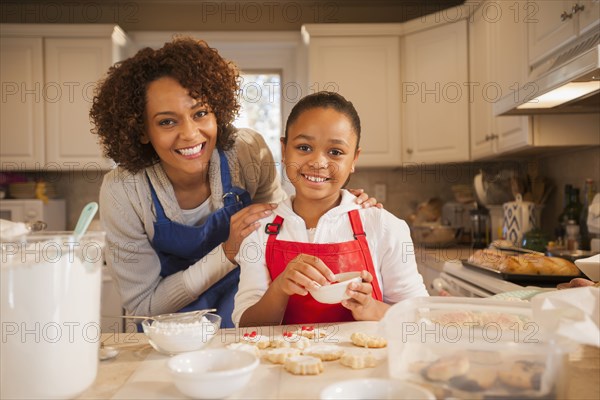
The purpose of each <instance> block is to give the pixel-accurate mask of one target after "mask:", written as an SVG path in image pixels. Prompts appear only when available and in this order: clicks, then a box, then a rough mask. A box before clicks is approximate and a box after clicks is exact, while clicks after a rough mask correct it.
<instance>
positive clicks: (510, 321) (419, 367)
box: [382, 297, 564, 398]
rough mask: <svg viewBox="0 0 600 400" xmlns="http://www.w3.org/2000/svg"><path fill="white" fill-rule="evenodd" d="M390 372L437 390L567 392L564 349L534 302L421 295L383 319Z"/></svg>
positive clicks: (465, 394) (462, 393) (448, 393)
mask: <svg viewBox="0 0 600 400" xmlns="http://www.w3.org/2000/svg"><path fill="white" fill-rule="evenodd" d="M382 324H383V329H384V335H385V336H386V338H387V340H388V347H389V352H388V368H389V374H390V377H391V378H393V379H401V380H407V381H412V382H416V383H419V384H421V385H423V386H426V387H428V388H430V389H432V390H433V391H434V392H436V395H437V397H438V398H439V397H443V398H447V397H456V398H480V397H482V398H483V397H485V398H488V397H493V398H495V397H497V398H540V397H544V398H563V397H564V396H563V394H564V384H563V383H564V382H563V381H562V378H563V377H564V374H561V371H562V368H563V363H564V360H563V359H564V355H563V353H562V352H561V351H560V349H558V348H557V346H556V345H555V344H554V343H551V342H544V341H543V340H542V333H543V332H540V329H539V327H538V325H537V324H535V323H534V322H533V321H532V312H531V309H530V306H529V303H524V302H523V303H520V302H515V301H501V300H487V299H486V300H482V299H468V298H447V297H446V298H434V297H431V298H415V299H410V300H407V301H404V302H401V303H398V304H396V305H394V306H393V307H392V308H390V310H388V312H387V313H386V315H385V318H384V319H383V322H382Z"/></svg>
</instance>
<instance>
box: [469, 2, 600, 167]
mask: <svg viewBox="0 0 600 400" xmlns="http://www.w3.org/2000/svg"><path fill="white" fill-rule="evenodd" d="M488 4H489V5H490V6H487V5H488ZM530 4H531V2H528V1H520V2H495V1H490V2H484V3H483V4H482V5H481V6H480V7H479V8H478V9H476V10H475V11H474V12H473V14H472V16H471V18H470V22H469V67H470V68H469V71H470V72H469V73H470V82H471V91H470V95H471V96H470V109H471V113H470V122H471V137H470V143H471V159H472V160H480V159H486V158H493V157H497V156H501V155H506V154H517V153H527V152H529V153H531V152H543V151H544V150H545V148H556V147H558V146H564V147H568V146H583V145H598V144H600V136H599V135H598V128H597V127H598V119H599V118H598V115H596V114H580V115H558V116H557V115H540V116H535V117H531V116H498V117H495V116H494V115H493V110H492V108H493V105H494V103H495V102H496V101H498V100H500V98H501V97H503V96H507V95H510V94H511V93H512V94H514V93H518V92H516V89H517V88H518V87H523V86H524V85H526V84H527V81H528V68H527V65H528V64H527V51H528V49H527V45H526V43H527V41H526V40H525V38H526V37H527V34H528V28H527V27H528V23H527V20H526V19H524V18H525V17H523V15H521V16H520V17H519V18H517V16H518V15H519V14H517V13H516V10H520V11H523V10H526V9H527V7H528V5H530ZM529 50H531V49H529ZM558 127H561V128H562V131H561V130H560V129H558ZM565 132H569V134H568V135H566V134H564V133H565Z"/></svg>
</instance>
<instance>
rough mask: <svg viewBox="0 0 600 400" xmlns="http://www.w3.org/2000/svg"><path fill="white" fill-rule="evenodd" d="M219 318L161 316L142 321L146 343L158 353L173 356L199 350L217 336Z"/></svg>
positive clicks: (208, 316) (207, 316)
mask: <svg viewBox="0 0 600 400" xmlns="http://www.w3.org/2000/svg"><path fill="white" fill-rule="evenodd" d="M220 327H221V317H220V316H219V315H217V314H212V313H207V314H204V315H201V316H200V315H199V316H196V317H193V318H191V317H189V315H188V316H184V317H182V318H178V315H177V314H162V315H158V316H156V317H153V319H146V320H144V321H142V329H143V330H144V333H145V334H146V336H148V339H149V340H148V342H149V343H150V345H151V346H152V347H153V348H154V349H155V350H156V351H158V352H159V353H162V354H167V355H173V354H179V353H184V352H188V351H195V350H200V349H201V348H203V347H204V346H206V344H207V343H208V342H210V341H211V339H212V338H213V337H214V336H215V335H216V334H217V331H218V330H219V328H220Z"/></svg>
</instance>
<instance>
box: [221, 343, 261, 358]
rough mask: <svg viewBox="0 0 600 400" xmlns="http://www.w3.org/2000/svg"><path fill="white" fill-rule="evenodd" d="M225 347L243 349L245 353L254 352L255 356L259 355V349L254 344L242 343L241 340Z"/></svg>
mask: <svg viewBox="0 0 600 400" xmlns="http://www.w3.org/2000/svg"><path fill="white" fill-rule="evenodd" d="M227 348H228V349H232V350H241V351H245V352H247V353H250V354H254V355H255V356H256V357H260V350H259V349H258V347H257V346H255V345H253V344H248V343H242V342H237V343H230V344H228V345H227Z"/></svg>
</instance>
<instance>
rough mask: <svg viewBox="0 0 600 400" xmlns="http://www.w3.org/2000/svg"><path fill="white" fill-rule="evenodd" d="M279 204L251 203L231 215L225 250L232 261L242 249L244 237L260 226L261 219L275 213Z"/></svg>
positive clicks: (224, 243)
mask: <svg viewBox="0 0 600 400" xmlns="http://www.w3.org/2000/svg"><path fill="white" fill-rule="evenodd" d="M275 208H277V204H273V203H258V204H251V205H249V206H248V207H245V208H243V209H241V210H240V211H238V212H236V213H235V214H233V215H232V216H231V221H230V222H229V238H228V239H227V241H225V242H223V245H222V246H223V251H224V252H225V255H226V256H227V258H228V259H229V261H231V262H232V263H234V264H235V263H236V262H235V256H236V255H237V253H238V251H239V250H240V246H241V244H242V242H243V241H244V239H245V238H246V237H247V236H248V235H250V234H251V233H252V232H254V231H255V230H256V229H258V227H259V226H260V222H259V221H260V220H261V219H263V218H265V217H266V216H269V215H271V214H273V210H274V209H275Z"/></svg>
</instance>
